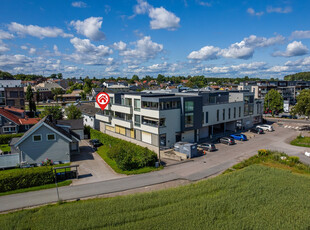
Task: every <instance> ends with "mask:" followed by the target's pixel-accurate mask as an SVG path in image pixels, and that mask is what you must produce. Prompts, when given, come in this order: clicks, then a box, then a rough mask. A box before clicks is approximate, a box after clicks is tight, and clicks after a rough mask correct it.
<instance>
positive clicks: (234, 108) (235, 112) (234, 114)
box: [234, 107, 236, 118]
mask: <svg viewBox="0 0 310 230" xmlns="http://www.w3.org/2000/svg"><path fill="white" fill-rule="evenodd" d="M234 118H236V107H234Z"/></svg>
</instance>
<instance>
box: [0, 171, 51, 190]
mask: <svg viewBox="0 0 310 230" xmlns="http://www.w3.org/2000/svg"><path fill="white" fill-rule="evenodd" d="M54 181H55V180H54V174H53V170H52V167H34V168H24V169H11V170H4V171H1V172H0V192H7V191H12V190H16V189H22V188H29V187H34V186H40V185H45V184H51V183H54Z"/></svg>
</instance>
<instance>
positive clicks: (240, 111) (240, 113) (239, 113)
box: [239, 106, 241, 117]
mask: <svg viewBox="0 0 310 230" xmlns="http://www.w3.org/2000/svg"><path fill="white" fill-rule="evenodd" d="M239 117H241V106H239Z"/></svg>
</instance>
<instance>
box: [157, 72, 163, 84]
mask: <svg viewBox="0 0 310 230" xmlns="http://www.w3.org/2000/svg"><path fill="white" fill-rule="evenodd" d="M156 80H157V82H158V83H161V82H163V81H165V76H164V75H161V74H158V76H157V79H156Z"/></svg>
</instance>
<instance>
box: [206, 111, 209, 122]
mask: <svg viewBox="0 0 310 230" xmlns="http://www.w3.org/2000/svg"><path fill="white" fill-rule="evenodd" d="M208 122H209V112H206V124H208Z"/></svg>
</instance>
